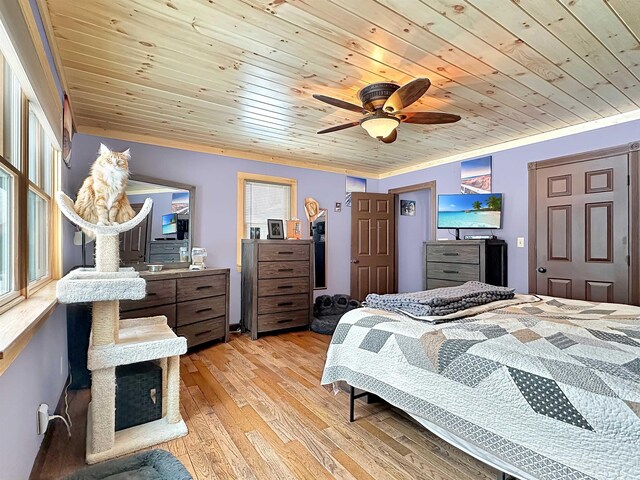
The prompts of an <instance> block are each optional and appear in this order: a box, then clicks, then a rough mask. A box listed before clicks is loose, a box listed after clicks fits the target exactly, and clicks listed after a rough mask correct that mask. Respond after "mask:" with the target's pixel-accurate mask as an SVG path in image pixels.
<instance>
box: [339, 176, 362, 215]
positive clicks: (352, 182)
mask: <svg viewBox="0 0 640 480" xmlns="http://www.w3.org/2000/svg"><path fill="white" fill-rule="evenodd" d="M345 190H346V195H345V198H344V204H345V206H347V207H350V206H351V194H352V193H353V192H366V191H367V179H366V178H359V177H349V176H347V180H346V186H345Z"/></svg>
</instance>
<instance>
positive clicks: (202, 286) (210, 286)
mask: <svg viewBox="0 0 640 480" xmlns="http://www.w3.org/2000/svg"><path fill="white" fill-rule="evenodd" d="M205 288H213V285H200V286H199V287H196V290H204V289H205Z"/></svg>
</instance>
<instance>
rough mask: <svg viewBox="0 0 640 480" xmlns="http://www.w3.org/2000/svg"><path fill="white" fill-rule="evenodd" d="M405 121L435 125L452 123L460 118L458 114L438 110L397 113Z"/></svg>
mask: <svg viewBox="0 0 640 480" xmlns="http://www.w3.org/2000/svg"><path fill="white" fill-rule="evenodd" d="M397 116H398V117H399V118H400V120H402V121H403V122H405V123H422V124H429V125H436V124H438V123H454V122H457V121H458V120H460V116H459V115H453V114H451V113H440V112H406V113H400V114H398V115H397Z"/></svg>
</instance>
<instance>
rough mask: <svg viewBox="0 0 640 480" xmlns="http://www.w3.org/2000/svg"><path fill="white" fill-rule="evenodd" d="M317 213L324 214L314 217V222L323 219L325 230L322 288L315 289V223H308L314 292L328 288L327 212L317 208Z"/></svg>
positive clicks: (324, 209)
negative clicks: (311, 250)
mask: <svg viewBox="0 0 640 480" xmlns="http://www.w3.org/2000/svg"><path fill="white" fill-rule="evenodd" d="M318 211H319V212H324V213H322V214H319V215H318V216H317V217H316V220H317V219H318V218H320V217H322V216H323V217H324V221H325V230H324V287H316V274H315V271H316V270H317V269H316V268H315V266H316V263H315V246H316V244H315V242H314V241H313V223H314V222H315V220H314V221H313V222H309V238H310V239H311V242H312V243H313V248H314V259H313V267H314V268H313V270H314V274H313V289H314V290H327V289H328V288H329V275H328V271H329V262H328V258H327V257H328V255H327V254H328V253H329V252H328V250H329V244H328V242H327V240H328V233H327V232H328V231H329V228H328V226H329V225H328V223H329V210H328V209H326V208H319V209H318Z"/></svg>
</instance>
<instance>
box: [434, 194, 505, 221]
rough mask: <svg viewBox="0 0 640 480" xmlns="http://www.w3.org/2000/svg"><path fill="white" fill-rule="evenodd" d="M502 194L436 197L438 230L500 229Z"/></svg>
mask: <svg viewBox="0 0 640 480" xmlns="http://www.w3.org/2000/svg"><path fill="white" fill-rule="evenodd" d="M501 214H502V194H501V193H493V194H477V193H475V194H473V193H472V194H468V195H462V194H455V195H440V196H439V197H438V228H500V226H501V225H500V216H501Z"/></svg>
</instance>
